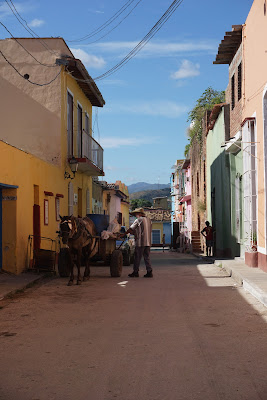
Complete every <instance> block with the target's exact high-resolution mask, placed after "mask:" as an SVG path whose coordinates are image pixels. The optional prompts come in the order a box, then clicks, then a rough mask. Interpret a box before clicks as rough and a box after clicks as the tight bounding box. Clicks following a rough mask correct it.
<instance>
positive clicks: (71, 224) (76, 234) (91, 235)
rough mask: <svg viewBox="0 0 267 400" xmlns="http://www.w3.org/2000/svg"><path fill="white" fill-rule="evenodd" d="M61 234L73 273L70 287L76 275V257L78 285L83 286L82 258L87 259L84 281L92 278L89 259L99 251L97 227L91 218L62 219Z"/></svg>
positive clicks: (71, 217)
mask: <svg viewBox="0 0 267 400" xmlns="http://www.w3.org/2000/svg"><path fill="white" fill-rule="evenodd" d="M60 219H61V222H60V233H59V235H60V236H61V237H62V242H63V244H65V245H67V247H68V249H69V256H70V263H71V273H70V279H69V283H68V286H71V285H73V280H74V275H73V268H74V256H76V257H77V258H76V265H77V269H78V276H77V285H80V284H81V282H82V281H81V275H80V267H81V259H82V256H83V257H84V259H85V263H86V265H85V270H84V276H83V280H84V281H85V280H87V279H89V277H90V265H89V259H90V257H93V256H94V255H95V254H96V252H97V251H98V241H97V238H96V227H95V224H94V223H93V221H91V219H90V218H88V217H84V218H76V217H73V216H70V217H60Z"/></svg>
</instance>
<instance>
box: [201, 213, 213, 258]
mask: <svg viewBox="0 0 267 400" xmlns="http://www.w3.org/2000/svg"><path fill="white" fill-rule="evenodd" d="M205 224H206V226H205V228H203V229H202V231H201V234H202V235H203V236H204V237H205V238H206V251H207V257H209V256H210V257H211V249H212V248H213V228H212V226H211V225H210V223H209V221H206V222H205ZM212 255H214V254H213V251H212Z"/></svg>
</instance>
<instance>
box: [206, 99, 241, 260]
mask: <svg viewBox="0 0 267 400" xmlns="http://www.w3.org/2000/svg"><path fill="white" fill-rule="evenodd" d="M229 132H230V123H229V105H227V104H218V105H215V106H214V108H213V110H212V112H211V114H210V117H209V121H208V129H207V141H206V154H207V155H206V157H207V160H206V168H207V220H208V221H209V222H210V223H211V225H212V226H213V228H214V230H215V234H214V252H215V255H216V256H217V257H229V258H233V257H237V256H240V255H242V251H243V246H242V227H243V223H242V208H243V207H242V199H243V196H242V150H241V149H240V147H239V145H238V143H239V138H237V137H235V138H233V139H231V140H230V138H229Z"/></svg>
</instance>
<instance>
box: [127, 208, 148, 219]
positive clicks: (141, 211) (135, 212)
mask: <svg viewBox="0 0 267 400" xmlns="http://www.w3.org/2000/svg"><path fill="white" fill-rule="evenodd" d="M130 214H131V215H135V214H141V215H142V216H143V217H145V216H146V213H145V211H144V209H143V208H136V209H135V210H133V211H131V212H130Z"/></svg>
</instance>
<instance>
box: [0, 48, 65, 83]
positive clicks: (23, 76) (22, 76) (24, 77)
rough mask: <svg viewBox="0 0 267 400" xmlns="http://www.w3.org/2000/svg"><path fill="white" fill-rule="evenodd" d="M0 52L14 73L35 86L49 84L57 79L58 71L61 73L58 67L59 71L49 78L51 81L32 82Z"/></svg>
mask: <svg viewBox="0 0 267 400" xmlns="http://www.w3.org/2000/svg"><path fill="white" fill-rule="evenodd" d="M0 54H1V55H2V57H3V58H4V59H5V60H6V62H7V63H8V64H9V65H10V66H11V67H12V68H13V69H14V70H15V71H16V73H17V74H18V75H19V76H20V77H21V78H23V79H26V80H27V81H28V82H29V83H31V84H32V85H36V86H47V85H50V84H51V83H52V82H54V81H55V80H56V79H57V77H58V76H59V75H60V73H61V68H60V71H59V72H58V74H57V75H56V76H55V77H54V78H53V79H51V81H49V82H46V83H37V82H33V81H31V80H30V79H28V78H27V74H25V75H22V74H21V73H20V72H19V71H18V70H17V68H16V67H15V66H14V65H13V64H12V63H11V62H10V61H9V60H8V59H7V58H6V56H5V55H4V54H3V52H2V51H1V50H0Z"/></svg>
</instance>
